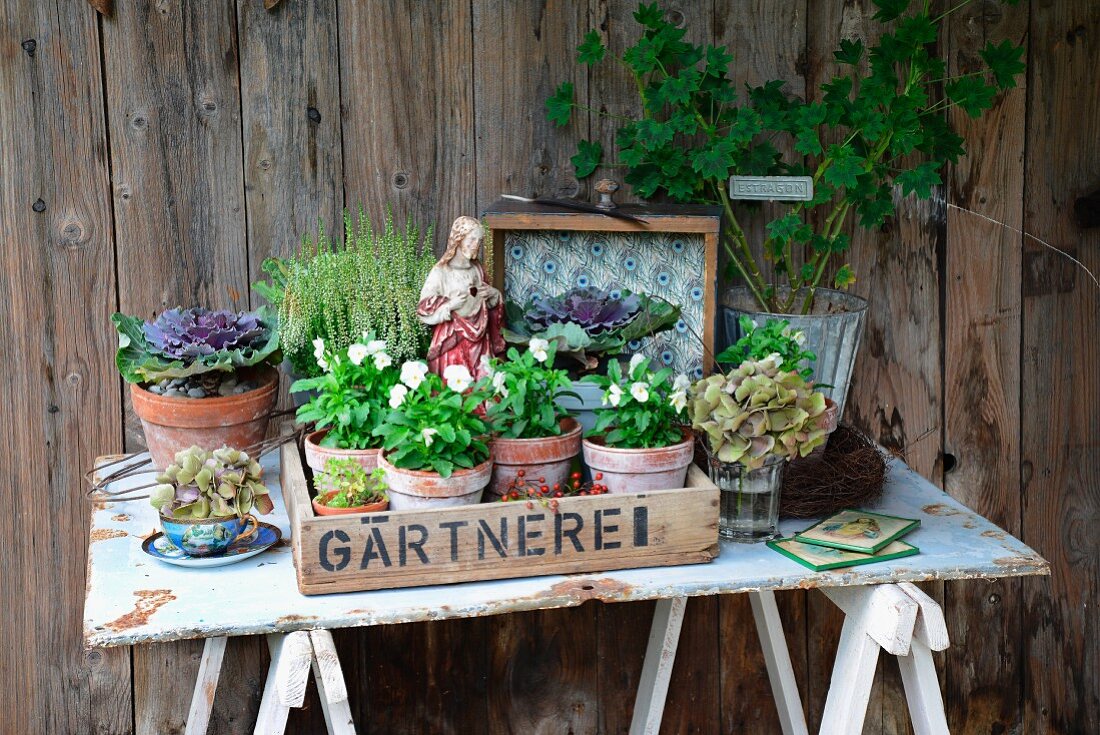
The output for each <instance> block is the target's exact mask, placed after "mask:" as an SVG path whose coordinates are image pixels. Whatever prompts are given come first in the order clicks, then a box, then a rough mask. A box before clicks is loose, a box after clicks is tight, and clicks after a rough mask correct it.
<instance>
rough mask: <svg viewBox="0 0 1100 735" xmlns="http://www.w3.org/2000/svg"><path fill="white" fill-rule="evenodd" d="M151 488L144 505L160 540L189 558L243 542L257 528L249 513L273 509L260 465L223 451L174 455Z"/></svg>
mask: <svg viewBox="0 0 1100 735" xmlns="http://www.w3.org/2000/svg"><path fill="white" fill-rule="evenodd" d="M157 482H158V483H160V484H159V485H156V486H155V487H153V489H152V492H151V494H150V498H149V502H150V503H151V504H152V506H153V507H154V508H156V509H157V512H158V513H159V514H160V525H161V528H162V529H163V530H164V535H165V536H167V537H168V540H169V541H171V542H172V543H173V544H174V545H175V546H177V547H178V548H179V549H181V550H183V552H184V553H186V554H188V555H190V556H210V555H212V554H220V553H221V552H223V551H225V550H226V549H227V548H228V547H229V545H230V544H231V543H233V542H234V541H237V540H240V539H245V538H248V537H249V536H250V535H252V534H253V533H255V532H256V529H257V528H258V527H259V526H258V523H257V521H256V518H255V517H254V516H252V514H251V513H252V511H253V510H255V511H256V512H258V513H261V514H267V513H270V512H271V511H272V510H274V507H275V506H274V504H273V503H272V502H271V497H270V496H269V495H268V492H267V488H266V487H265V486H264V483H263V468H262V467H260V463H259V462H257V461H256V460H255V459H253V458H252V457H249V456H248V454H247V453H245V452H242V451H239V450H237V449H230V448H229V447H222V448H220V449H215V450H214V451H212V452H211V451H208V450H206V449H203V448H201V447H190V448H188V449H184V450H182V451H180V452H177V453H176V454H175V456H174V457H173V459H172V462H170V463H169V464H168V465H167V466H166V467H165V469H164V471H163V472H162V473H160V474H159V475H157Z"/></svg>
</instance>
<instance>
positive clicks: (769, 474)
mask: <svg viewBox="0 0 1100 735" xmlns="http://www.w3.org/2000/svg"><path fill="white" fill-rule="evenodd" d="M709 464H710V479H711V481H712V482H713V483H714V484H715V485H717V486H718V489H719V491H720V495H721V508H720V513H719V518H718V535H719V536H721V537H722V538H724V539H729V540H730V541H737V542H740V543H745V544H752V543H757V542H760V541H769V540H771V539H773V538H776V537H778V536H779V491H780V490H781V489H782V488H783V473H784V471H785V470H786V469H787V461H786V459H784V458H783V457H776V456H769V457H768V459H767V461H766V462H765V464H764V466H763V467H758V468H757V469H752V470H750V469H748V468H747V467H745V466H744V465H742V464H739V463H730V462H719V461H718V460H716V459H714V458H713V457H712V458H711V460H710V463H709Z"/></svg>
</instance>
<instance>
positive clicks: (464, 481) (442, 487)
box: [378, 454, 493, 510]
mask: <svg viewBox="0 0 1100 735" xmlns="http://www.w3.org/2000/svg"><path fill="white" fill-rule="evenodd" d="M378 466H379V467H381V468H382V469H383V470H385V471H386V484H387V485H388V486H389V496H390V510H422V509H425V508H446V507H452V506H456V505H475V504H477V503H480V502H481V494H482V492H483V491H484V490H485V486H486V485H488V484H489V480H490V478H491V477H492V474H493V461H492V460H489V461H487V462H483V463H481V464H479V465H478V466H477V467H474V468H473V469H470V470H460V469H456V470H455V471H454V472H453V473H452V474H451V476H450V477H442V476H441V475H439V474H438V473H436V472H422V471H420V470H405V469H401V468H399V467H394V466H393V465H392V464H390V463H389V462H387V461H386V457H385V455H382V454H379V455H378Z"/></svg>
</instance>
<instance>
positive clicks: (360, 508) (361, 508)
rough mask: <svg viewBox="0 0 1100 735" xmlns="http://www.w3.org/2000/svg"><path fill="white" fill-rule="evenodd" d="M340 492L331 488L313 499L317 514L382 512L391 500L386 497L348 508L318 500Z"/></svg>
mask: <svg viewBox="0 0 1100 735" xmlns="http://www.w3.org/2000/svg"><path fill="white" fill-rule="evenodd" d="M338 492H340V491H339V490H329V491H328V492H324V493H321V494H320V495H318V496H317V497H315V498H313V499H312V501H311V502H312V503H313V509H314V511H315V512H316V513H317V515H352V514H355V513H381V512H383V511H385V510H386V509H387V508H389V505H390V501H389V500H388V499H385V498H384V499H382V500H377V501H375V502H373V503H367V504H366V505H354V506H350V507H348V508H332V507H330V506H327V505H325V504H323V503H319V502H317V501H318V500H320V499H322V498H327V497H329V496H330V495H335V494H336V493H338ZM380 505H384V506H385V507H384V508H379V507H377V506H380ZM322 508H323V509H324V511H322V510H321V509H322Z"/></svg>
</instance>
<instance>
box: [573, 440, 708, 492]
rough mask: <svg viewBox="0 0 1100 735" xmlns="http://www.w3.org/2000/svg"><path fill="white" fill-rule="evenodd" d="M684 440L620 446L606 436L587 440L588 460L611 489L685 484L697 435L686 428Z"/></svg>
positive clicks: (665, 487) (645, 489)
mask: <svg viewBox="0 0 1100 735" xmlns="http://www.w3.org/2000/svg"><path fill="white" fill-rule="evenodd" d="M683 436H684V440H683V441H682V442H680V443H679V444H674V445H672V446H671V447H658V448H656V449H617V448H614V447H608V446H605V445H604V443H603V438H602V437H598V436H597V437H592V438H591V439H585V440H584V442H583V450H584V461H585V464H587V465H588V467H589V468H590V469H591V470H592V472H593V473H597V472H598V473H602V475H603V479H601V480H600V482H601V483H602V484H604V485H606V486H607V491H608V492H609V493H620V494H621V493H642V492H648V491H650V490H672V489H675V488H681V487H683V486H684V482H685V481H686V480H687V470H688V466H689V465H690V464H691V462H692V459H693V458H694V455H695V437H694V435H692V434H691V432H689V431H687V430H686V429H685V430H683Z"/></svg>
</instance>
